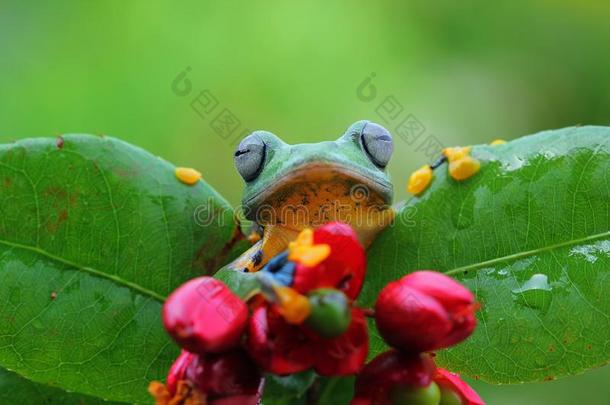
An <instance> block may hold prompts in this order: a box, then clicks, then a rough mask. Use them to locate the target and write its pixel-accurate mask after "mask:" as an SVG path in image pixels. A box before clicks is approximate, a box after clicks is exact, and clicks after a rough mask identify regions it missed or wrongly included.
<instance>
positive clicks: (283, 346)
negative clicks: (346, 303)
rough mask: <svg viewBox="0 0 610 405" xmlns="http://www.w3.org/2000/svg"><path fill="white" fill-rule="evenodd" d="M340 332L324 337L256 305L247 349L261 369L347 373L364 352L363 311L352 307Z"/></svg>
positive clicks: (353, 369)
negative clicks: (345, 327)
mask: <svg viewBox="0 0 610 405" xmlns="http://www.w3.org/2000/svg"><path fill="white" fill-rule="evenodd" d="M351 318H352V321H351V323H350V326H349V327H348V329H347V331H346V332H345V333H343V334H342V335H340V336H338V337H336V338H332V339H324V338H322V337H320V336H319V335H317V334H316V333H315V332H314V331H311V330H309V329H308V328H307V327H306V326H304V325H291V324H288V323H287V322H286V321H285V320H284V319H283V318H282V316H281V315H280V314H279V313H278V312H277V311H276V310H275V309H274V308H272V307H267V306H262V307H259V308H257V309H256V310H255V311H254V313H253V315H252V317H251V319H250V325H249V333H248V351H249V353H250V355H251V356H252V358H253V359H254V360H255V361H256V362H257V364H258V365H259V366H260V367H261V368H263V369H264V370H265V371H268V372H271V373H274V374H278V375H286V374H293V373H297V372H300V371H304V370H308V369H310V368H314V369H315V370H316V372H317V373H318V374H320V375H349V374H355V373H357V372H358V370H360V368H361V367H362V365H363V364H364V362H365V360H366V355H367V352H368V334H367V329H366V328H367V325H366V319H365V318H364V314H363V313H362V311H361V310H359V309H356V308H352V315H351Z"/></svg>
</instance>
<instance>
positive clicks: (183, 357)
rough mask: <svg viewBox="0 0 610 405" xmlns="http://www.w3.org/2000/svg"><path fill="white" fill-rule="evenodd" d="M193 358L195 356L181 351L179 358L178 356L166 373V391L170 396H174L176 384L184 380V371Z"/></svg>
mask: <svg viewBox="0 0 610 405" xmlns="http://www.w3.org/2000/svg"><path fill="white" fill-rule="evenodd" d="M195 357H196V355H195V354H193V353H189V352H187V351H186V350H182V351H181V352H180V356H178V358H177V359H176V361H174V364H172V367H171V368H170V369H169V372H168V373H167V390H168V391H169V393H170V394H171V395H174V394H176V388H177V386H178V382H179V381H181V380H184V379H185V375H186V369H187V368H188V367H189V365H190V364H191V362H192V361H193V359H194V358H195Z"/></svg>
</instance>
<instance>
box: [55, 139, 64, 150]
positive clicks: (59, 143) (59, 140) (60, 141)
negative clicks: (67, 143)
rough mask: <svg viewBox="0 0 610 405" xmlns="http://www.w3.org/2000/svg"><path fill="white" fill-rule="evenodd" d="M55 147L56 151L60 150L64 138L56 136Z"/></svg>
mask: <svg viewBox="0 0 610 405" xmlns="http://www.w3.org/2000/svg"><path fill="white" fill-rule="evenodd" d="M55 146H57V149H61V148H63V147H64V138H63V137H61V136H58V137H57V139H55Z"/></svg>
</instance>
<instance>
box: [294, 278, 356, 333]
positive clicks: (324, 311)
mask: <svg viewBox="0 0 610 405" xmlns="http://www.w3.org/2000/svg"><path fill="white" fill-rule="evenodd" d="M309 304H310V305H311V313H310V314H309V317H308V318H307V320H306V321H305V324H306V325H307V326H309V327H310V328H311V329H313V330H314V331H316V332H317V333H318V334H319V335H320V336H322V337H324V338H333V337H337V336H340V335H342V334H343V333H344V332H345V331H346V330H347V328H348V327H349V324H350V322H351V319H352V316H351V311H350V306H349V303H348V301H347V297H346V296H345V294H343V293H342V292H341V291H339V290H333V289H327V288H323V289H319V290H315V291H313V292H312V293H310V294H309Z"/></svg>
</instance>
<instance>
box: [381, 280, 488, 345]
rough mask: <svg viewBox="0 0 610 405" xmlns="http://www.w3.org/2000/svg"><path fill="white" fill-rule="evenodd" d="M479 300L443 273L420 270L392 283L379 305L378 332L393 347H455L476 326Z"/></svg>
mask: <svg viewBox="0 0 610 405" xmlns="http://www.w3.org/2000/svg"><path fill="white" fill-rule="evenodd" d="M475 310H476V305H475V300H474V296H473V295H472V293H471V292H470V291H469V290H468V289H466V288H465V287H464V286H462V285H461V284H459V283H458V282H456V281H454V280H453V279H452V278H450V277H447V276H445V275H443V274H441V273H437V272H433V271H419V272H415V273H411V274H409V275H407V276H405V277H403V278H401V279H400V280H397V281H394V282H391V283H389V284H388V285H387V286H386V287H385V288H384V289H383V290H382V291H381V292H380V293H379V297H378V299H377V303H376V304H375V321H376V324H377V329H378V330H379V332H380V334H381V336H382V337H383V338H384V340H385V341H386V342H387V343H388V344H389V345H391V346H393V347H395V348H397V349H400V350H403V351H409V352H425V351H430V350H437V349H441V348H445V347H449V346H453V345H455V344H457V343H459V342H461V341H462V340H464V339H465V338H467V337H468V336H470V334H471V333H472V332H473V330H474V328H475V326H476V318H475V316H474V311H475Z"/></svg>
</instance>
